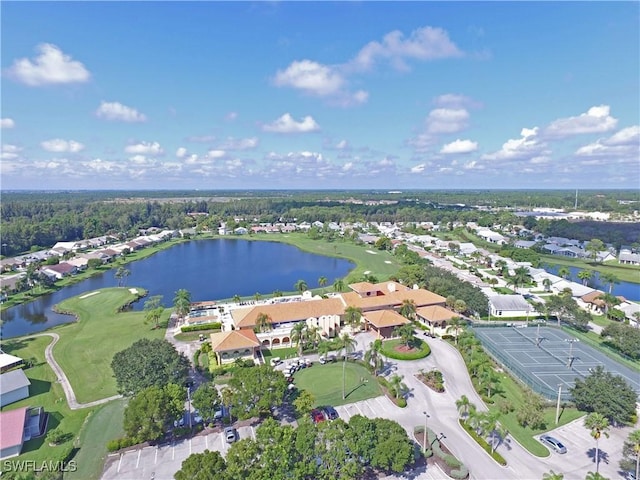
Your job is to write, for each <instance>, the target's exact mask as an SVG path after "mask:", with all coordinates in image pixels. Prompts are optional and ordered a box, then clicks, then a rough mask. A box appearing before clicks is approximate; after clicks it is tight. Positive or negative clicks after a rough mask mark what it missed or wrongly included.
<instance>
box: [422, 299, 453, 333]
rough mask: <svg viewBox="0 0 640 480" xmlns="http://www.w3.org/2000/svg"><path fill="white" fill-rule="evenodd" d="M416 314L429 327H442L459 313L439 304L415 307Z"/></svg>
mask: <svg viewBox="0 0 640 480" xmlns="http://www.w3.org/2000/svg"><path fill="white" fill-rule="evenodd" d="M416 316H417V317H418V320H419V321H421V322H422V323H423V324H425V325H427V326H428V327H430V328H431V331H432V332H433V329H434V328H438V329H444V328H446V327H447V325H448V323H449V322H450V321H451V319H452V318H454V317H459V315H458V314H457V313H455V312H452V311H451V310H449V309H447V308H445V307H442V306H440V305H431V306H428V307H420V308H417V309H416Z"/></svg>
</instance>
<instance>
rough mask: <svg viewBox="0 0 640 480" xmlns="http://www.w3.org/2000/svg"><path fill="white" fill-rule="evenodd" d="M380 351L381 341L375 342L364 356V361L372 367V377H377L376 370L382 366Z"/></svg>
mask: <svg viewBox="0 0 640 480" xmlns="http://www.w3.org/2000/svg"><path fill="white" fill-rule="evenodd" d="M381 349H382V340H380V339H378V340H375V341H374V342H373V343H371V345H370V346H369V349H368V350H367V351H366V352H365V354H364V361H365V362H366V363H367V364H368V365H371V366H372V367H373V375H374V376H376V377H377V376H378V370H380V369H381V368H382V367H383V366H384V360H383V359H382V355H381V354H380V350H381Z"/></svg>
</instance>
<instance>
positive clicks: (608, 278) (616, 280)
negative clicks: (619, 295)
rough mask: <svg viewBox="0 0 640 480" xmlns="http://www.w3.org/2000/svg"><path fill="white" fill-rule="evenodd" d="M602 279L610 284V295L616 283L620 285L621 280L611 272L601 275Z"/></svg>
mask: <svg viewBox="0 0 640 480" xmlns="http://www.w3.org/2000/svg"><path fill="white" fill-rule="evenodd" d="M600 279H601V280H602V281H603V282H605V283H607V284H609V293H612V292H613V286H614V285H615V284H616V283H620V279H619V278H618V277H616V276H615V275H614V274H613V273H609V272H604V273H601V274H600Z"/></svg>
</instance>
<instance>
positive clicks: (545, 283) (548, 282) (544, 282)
mask: <svg viewBox="0 0 640 480" xmlns="http://www.w3.org/2000/svg"><path fill="white" fill-rule="evenodd" d="M542 286H543V287H544V291H545V292H550V291H551V279H550V278H545V279H543V280H542Z"/></svg>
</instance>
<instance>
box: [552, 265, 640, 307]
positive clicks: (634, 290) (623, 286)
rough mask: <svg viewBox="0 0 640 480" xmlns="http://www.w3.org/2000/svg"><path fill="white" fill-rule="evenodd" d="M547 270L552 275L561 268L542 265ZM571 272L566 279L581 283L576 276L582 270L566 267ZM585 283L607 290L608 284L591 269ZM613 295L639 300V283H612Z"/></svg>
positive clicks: (559, 266)
mask: <svg viewBox="0 0 640 480" xmlns="http://www.w3.org/2000/svg"><path fill="white" fill-rule="evenodd" d="M542 268H544V269H545V270H546V271H547V272H549V273H553V274H554V275H557V274H558V270H560V269H561V268H562V265H547V264H545V265H542ZM567 268H568V269H569V271H570V272H571V275H570V276H569V278H568V279H567V280H571V281H573V282H577V283H582V280H580V279H579V278H578V272H579V271H580V270H582V269H581V268H578V267H569V266H568V267H567ZM587 285H588V286H589V287H591V288H595V289H598V290H602V291H603V292H608V291H609V284H608V283H607V282H605V281H603V280H600V275H599V273H598V272H596V271H593V277H591V278H590V279H589V281H588V283H587ZM611 293H613V294H614V295H621V296H623V297H624V298H626V299H627V300H633V301H635V302H638V301H640V283H631V282H619V283H615V284H614V285H613V290H612V292H611Z"/></svg>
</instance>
